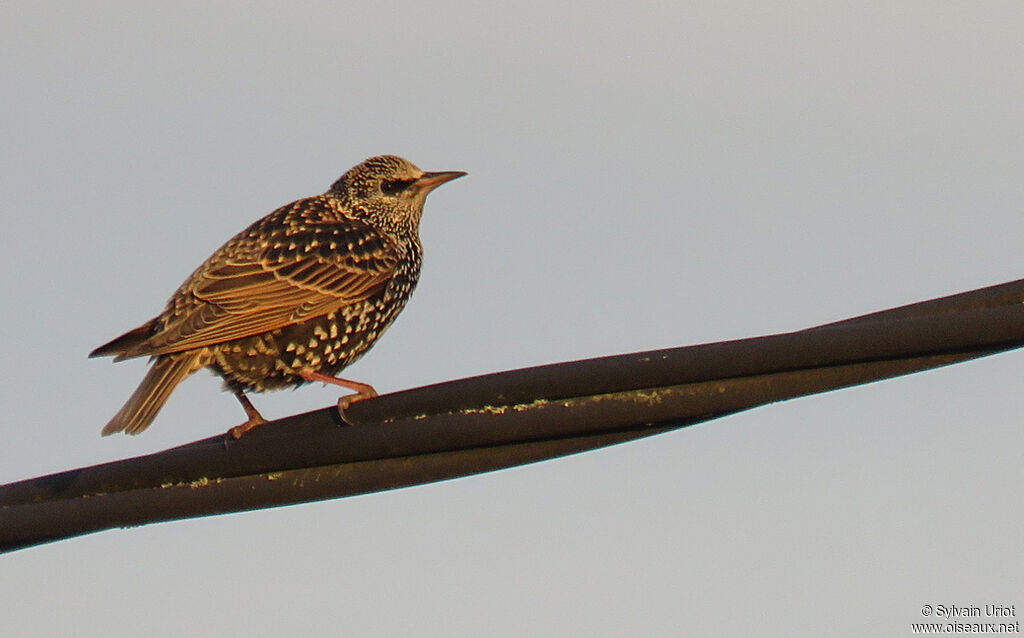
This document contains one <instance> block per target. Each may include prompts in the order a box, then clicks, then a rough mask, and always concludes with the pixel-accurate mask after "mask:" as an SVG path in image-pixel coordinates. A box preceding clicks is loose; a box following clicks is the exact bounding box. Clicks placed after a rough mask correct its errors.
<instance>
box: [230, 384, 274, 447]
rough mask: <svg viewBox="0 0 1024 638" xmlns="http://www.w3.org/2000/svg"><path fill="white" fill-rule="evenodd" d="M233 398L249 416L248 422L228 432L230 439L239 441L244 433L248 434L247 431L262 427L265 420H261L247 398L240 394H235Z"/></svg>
mask: <svg viewBox="0 0 1024 638" xmlns="http://www.w3.org/2000/svg"><path fill="white" fill-rule="evenodd" d="M235 397H236V398H238V401H239V403H241V404H242V408H244V409H245V413H246V414H247V415H248V416H249V420H248V421H246V422H245V423H243V424H241V425H236V426H235V427H233V428H231V429H230V430H228V434H230V435H231V437H232V438H235V439H240V438H242V435H243V434H245V433H246V432H248V431H249V430H251V429H253V428H254V427H256V426H258V425H263V424H264V423H266V422H267V420H266V419H264V418H263V415H262V414H260V413H259V412H257V411H256V408H255V407H254V406H253V404H252V402H251V401H249V397H247V396H245V395H244V394H242V393H241V392H236V393H235Z"/></svg>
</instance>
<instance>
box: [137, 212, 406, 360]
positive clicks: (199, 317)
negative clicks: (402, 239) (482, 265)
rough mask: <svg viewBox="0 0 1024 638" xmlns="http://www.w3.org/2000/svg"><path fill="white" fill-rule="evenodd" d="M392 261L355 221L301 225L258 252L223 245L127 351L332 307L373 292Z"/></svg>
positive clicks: (186, 345)
mask: <svg viewBox="0 0 1024 638" xmlns="http://www.w3.org/2000/svg"><path fill="white" fill-rule="evenodd" d="M232 241H233V242H234V241H235V240H232ZM238 245H239V247H254V248H255V247H256V245H257V244H256V243H255V242H252V241H247V242H238ZM246 252H248V254H246ZM397 264H398V254H397V249H396V246H395V245H394V244H393V243H392V242H391V241H390V240H388V239H387V238H386V237H385V236H382V235H381V234H380V233H378V232H377V231H375V230H374V229H373V228H372V227H370V226H368V225H366V224H363V223H362V222H358V221H355V220H347V221H344V222H335V223H319V224H309V225H307V226H305V227H304V228H303V229H302V230H300V231H298V232H294V233H292V234H290V235H288V236H287V237H286V238H285V240H284V241H279V242H276V243H271V244H270V245H269V246H264V247H262V248H260V249H250V250H249V251H244V250H243V251H241V252H239V251H238V250H234V251H233V250H232V244H231V243H229V244H228V245H227V246H226V247H225V249H222V250H220V251H218V252H217V253H216V254H215V255H214V256H213V257H211V258H210V260H209V261H208V262H207V263H206V264H204V265H203V267H201V268H200V269H199V270H197V271H196V273H195V274H193V276H192V278H191V279H190V280H189V281H188V282H186V284H185V285H184V286H183V287H182V289H181V290H179V292H178V295H177V297H176V298H175V300H173V302H172V304H171V305H170V306H169V307H168V311H167V312H165V313H164V315H163V316H161V317H160V318H159V319H158V320H162V322H163V324H164V326H163V329H161V330H159V331H158V332H157V333H156V334H154V335H153V336H152V337H150V338H149V339H147V340H146V342H145V343H144V344H143V345H142V347H141V348H140V349H139V350H138V351H137V352H133V353H132V354H133V355H142V354H150V355H160V354H169V353H172V352H180V351H183V350H190V349H193V348H200V347H205V346H211V345H215V344H218V343H223V342H226V341H232V340H235V339H241V338H244V337H249V336H252V335H256V334H260V333H263V332H269V331H271V330H276V329H278V328H284V327H286V326H289V325H292V324H295V323H299V322H301V321H305V320H307V319H310V318H312V317H316V316H321V315H326V314H328V313H330V312H336V311H339V310H340V309H342V308H344V307H345V306H347V305H349V304H353V303H358V302H361V301H364V300H366V299H369V298H371V297H373V296H374V295H377V294H381V293H382V291H383V289H384V287H385V286H387V283H388V282H389V281H390V280H391V278H392V277H393V276H394V273H395V268H396V267H397Z"/></svg>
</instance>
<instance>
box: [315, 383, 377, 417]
mask: <svg viewBox="0 0 1024 638" xmlns="http://www.w3.org/2000/svg"><path fill="white" fill-rule="evenodd" d="M299 376H301V377H302V378H303V379H305V380H306V381H319V382H321V383H330V384H331V385H340V386H341V387H343V388H348V389H349V390H353V391H355V394H346V395H345V396H343V397H341V398H340V399H338V414H340V415H341V420H342V421H344V422H345V423H348V424H349V425H352V423H351V422H350V421H349V420H348V418H347V417H346V416H345V410H346V409H348V406H350V405H352V404H353V403H355V402H356V401H362V400H363V399H369V398H371V397H375V396H377V391H376V390H374V389H373V386H372V385H369V384H367V383H359V382H358V381H349V380H348V379H342V378H339V377H330V376H327V375H326V374H320V373H319V372H300V373H299Z"/></svg>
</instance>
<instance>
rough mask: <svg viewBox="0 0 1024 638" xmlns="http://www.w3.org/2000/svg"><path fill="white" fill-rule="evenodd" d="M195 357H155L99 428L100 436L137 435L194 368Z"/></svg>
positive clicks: (188, 355)
mask: <svg viewBox="0 0 1024 638" xmlns="http://www.w3.org/2000/svg"><path fill="white" fill-rule="evenodd" d="M198 357H199V355H198V354H193V353H183V354H180V355H166V356H162V357H157V358H156V359H155V360H154V361H153V367H151V368H150V369H149V372H147V373H146V377H145V378H144V379H143V380H142V383H141V384H140V385H139V387H138V389H136V390H135V392H134V393H132V396H131V397H130V398H129V399H128V402H127V403H125V404H124V407H122V408H121V409H120V410H119V411H118V412H117V414H115V415H114V418H112V419H110V423H107V425H106V426H105V427H104V428H103V436H108V435H110V434H114V433H115V432H125V433H127V434H138V433H139V432H142V431H143V430H145V429H146V428H148V427H149V424H150V423H152V422H153V419H154V418H156V415H157V413H158V412H159V411H160V408H162V407H164V403H166V402H167V399H168V397H170V396H171V392H173V391H174V389H175V388H176V387H178V384H179V383H181V382H182V381H184V380H185V377H187V376H188V375H190V374H192V373H193V372H194V371H195V370H196V360H197V359H198Z"/></svg>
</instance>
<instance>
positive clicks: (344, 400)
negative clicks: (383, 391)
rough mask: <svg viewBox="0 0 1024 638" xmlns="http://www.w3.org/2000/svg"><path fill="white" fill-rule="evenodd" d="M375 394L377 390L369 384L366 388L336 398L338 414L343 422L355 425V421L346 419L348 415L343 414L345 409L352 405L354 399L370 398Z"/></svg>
mask: <svg viewBox="0 0 1024 638" xmlns="http://www.w3.org/2000/svg"><path fill="white" fill-rule="evenodd" d="M375 396H377V391H376V390H374V389H373V388H372V387H371V386H366V390H365V391H363V392H357V393H356V394H346V395H345V396H343V397H341V398H340V399H338V416H340V417H341V420H342V421H344V422H345V424H346V425H355V423H353V422H351V421H349V420H348V416H346V415H345V410H347V409H348V406H350V405H352V404H353V403H355V402H356V401H362V400H363V399H372V398H373V397H375Z"/></svg>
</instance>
